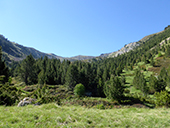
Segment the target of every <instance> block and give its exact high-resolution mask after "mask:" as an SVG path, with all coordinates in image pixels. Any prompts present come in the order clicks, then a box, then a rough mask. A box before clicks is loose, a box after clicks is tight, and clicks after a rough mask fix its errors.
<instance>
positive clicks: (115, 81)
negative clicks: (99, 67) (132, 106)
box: [104, 76, 124, 101]
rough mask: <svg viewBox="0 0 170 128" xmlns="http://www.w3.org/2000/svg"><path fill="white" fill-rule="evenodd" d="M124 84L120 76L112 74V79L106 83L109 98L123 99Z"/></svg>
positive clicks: (105, 88) (105, 91)
mask: <svg viewBox="0 0 170 128" xmlns="http://www.w3.org/2000/svg"><path fill="white" fill-rule="evenodd" d="M123 92H124V85H122V82H121V80H120V79H119V77H118V76H115V77H114V76H111V78H110V80H109V81H107V82H106V83H105V86H104V93H105V95H106V97H107V98H109V99H112V100H117V101H121V99H122V98H123V97H124V94H123Z"/></svg>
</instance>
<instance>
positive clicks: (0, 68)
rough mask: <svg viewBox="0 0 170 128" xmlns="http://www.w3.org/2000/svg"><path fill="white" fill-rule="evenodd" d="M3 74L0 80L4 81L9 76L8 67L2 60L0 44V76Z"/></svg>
mask: <svg viewBox="0 0 170 128" xmlns="http://www.w3.org/2000/svg"><path fill="white" fill-rule="evenodd" d="M2 75H3V76H4V78H3V80H2V81H1V82H3V83H5V82H7V81H8V78H9V69H8V67H7V66H6V64H5V61H3V60H2V48H1V46H0V76H2Z"/></svg>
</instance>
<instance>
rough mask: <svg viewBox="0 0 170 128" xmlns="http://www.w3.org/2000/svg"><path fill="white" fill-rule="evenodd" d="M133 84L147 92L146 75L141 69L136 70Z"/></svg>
mask: <svg viewBox="0 0 170 128" xmlns="http://www.w3.org/2000/svg"><path fill="white" fill-rule="evenodd" d="M133 86H134V87H135V88H136V89H139V90H141V91H142V92H143V93H144V94H146V93H147V91H148V88H147V84H146V79H145V78H144V75H143V74H142V73H141V71H140V70H139V69H138V70H136V72H135V77H134V79H133Z"/></svg>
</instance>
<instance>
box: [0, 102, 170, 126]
mask: <svg viewBox="0 0 170 128" xmlns="http://www.w3.org/2000/svg"><path fill="white" fill-rule="evenodd" d="M0 127H3V128H11V127H14V128H32V127H37V128H47V127H51V128H55V127H56V128H57V127H63V128H71V127H72V128H75V127H78V128H83V127H85V128H86V127H105V128H106V127H137V128H145V127H150V128H152V127H153V128H164V127H170V109H166V108H159V109H147V108H132V107H131V108H120V109H116V108H114V109H107V110H100V109H96V108H89V109H88V108H84V107H81V106H61V107H60V106H57V105H56V104H55V103H51V104H44V105H41V106H33V105H28V106H25V107H16V106H13V107H4V106H0Z"/></svg>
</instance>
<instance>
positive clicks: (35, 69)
mask: <svg viewBox="0 0 170 128" xmlns="http://www.w3.org/2000/svg"><path fill="white" fill-rule="evenodd" d="M167 37H170V29H167V30H165V31H163V32H161V33H159V34H157V35H154V36H153V37H151V38H150V39H148V40H147V41H145V42H142V44H141V46H140V47H139V48H137V49H136V50H133V51H130V52H128V53H126V54H123V55H119V56H118V57H115V58H105V59H101V60H98V61H92V62H90V63H89V62H83V61H75V62H70V61H68V60H64V61H63V62H61V61H60V60H58V59H48V58H47V57H44V58H40V59H37V60H35V59H34V58H33V57H32V55H29V56H27V57H26V59H24V60H23V61H22V62H21V63H20V64H19V65H18V66H17V68H16V69H15V70H14V71H12V73H11V74H12V75H14V76H18V77H19V78H21V80H22V81H24V82H25V83H26V84H27V85H29V84H37V83H39V84H44V83H46V84H50V85H60V84H61V85H67V86H68V88H69V89H73V88H74V87H75V85H76V84H79V83H81V84H83V85H84V86H85V88H86V91H87V92H92V94H93V96H105V95H104V93H103V92H104V84H105V83H106V81H109V80H110V79H111V76H120V73H121V72H122V70H123V69H124V68H125V69H130V70H132V69H133V66H134V64H135V63H137V62H141V61H144V62H145V63H151V64H152V65H154V61H153V57H154V56H155V55H156V54H157V53H158V51H159V50H160V49H161V48H160V46H159V43H160V42H161V41H162V40H164V39H166V38H167ZM138 43H141V42H140V41H139V42H138ZM153 47H154V49H153V50H150V49H151V48H153ZM162 49H163V50H164V51H168V50H167V48H164V47H162ZM13 69H14V68H13Z"/></svg>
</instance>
